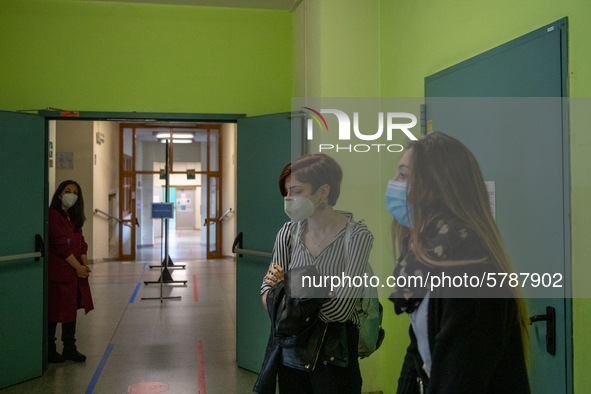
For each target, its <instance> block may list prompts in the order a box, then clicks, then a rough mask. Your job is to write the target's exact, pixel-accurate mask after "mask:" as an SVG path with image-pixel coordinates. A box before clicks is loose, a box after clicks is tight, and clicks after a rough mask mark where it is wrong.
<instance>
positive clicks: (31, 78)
mask: <svg viewBox="0 0 591 394" xmlns="http://www.w3.org/2000/svg"><path fill="white" fill-rule="evenodd" d="M292 56H293V54H292V18H291V14H290V13H289V12H287V11H274V10H255V9H239V8H217V7H188V6H164V5H155V4H136V3H109V2H102V1H97V2H93V1H61V0H52V1H43V2H40V1H31V0H0V64H2V68H1V71H0V92H1V94H0V109H3V110H23V109H40V108H46V107H56V108H62V109H67V110H86V111H138V112H140V111H141V112H197V113H246V114H248V115H259V114H265V113H274V112H281V111H287V110H288V109H289V100H290V97H291V94H292V83H293V82H292V68H293V67H292V66H293V64H292Z"/></svg>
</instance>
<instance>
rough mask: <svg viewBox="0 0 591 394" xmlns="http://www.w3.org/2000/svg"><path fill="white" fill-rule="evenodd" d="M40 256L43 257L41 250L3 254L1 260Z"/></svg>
mask: <svg viewBox="0 0 591 394" xmlns="http://www.w3.org/2000/svg"><path fill="white" fill-rule="evenodd" d="M39 257H43V255H42V254H41V252H35V253H24V254H13V255H12V256H1V257H0V261H12V260H22V259H32V258H36V259H38V258H39Z"/></svg>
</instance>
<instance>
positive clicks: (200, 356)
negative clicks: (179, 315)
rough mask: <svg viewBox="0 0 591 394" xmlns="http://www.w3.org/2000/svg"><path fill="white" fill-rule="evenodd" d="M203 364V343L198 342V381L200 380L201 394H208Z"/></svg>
mask: <svg viewBox="0 0 591 394" xmlns="http://www.w3.org/2000/svg"><path fill="white" fill-rule="evenodd" d="M204 364H205V363H204V362H203V343H202V342H201V341H197V379H199V394H207V392H206V391H205V367H204Z"/></svg>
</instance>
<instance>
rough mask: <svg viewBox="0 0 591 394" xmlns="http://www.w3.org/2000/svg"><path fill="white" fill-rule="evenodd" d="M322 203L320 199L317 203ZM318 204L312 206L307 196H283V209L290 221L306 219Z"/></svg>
mask: <svg viewBox="0 0 591 394" xmlns="http://www.w3.org/2000/svg"><path fill="white" fill-rule="evenodd" d="M320 204H322V200H321V201H320V202H319V203H318V205H320ZM318 205H316V206H314V203H313V202H312V200H310V199H309V198H308V197H284V211H285V213H286V214H287V216H289V218H290V219H291V221H292V222H300V221H302V220H304V219H308V218H309V217H310V216H312V214H313V213H314V211H315V210H316V208H318Z"/></svg>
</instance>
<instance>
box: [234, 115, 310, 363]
mask: <svg viewBox="0 0 591 394" xmlns="http://www.w3.org/2000/svg"><path fill="white" fill-rule="evenodd" d="M289 115H290V114H289V113H281V114H273V115H264V116H256V117H251V118H244V119H239V120H238V131H237V135H238V139H237V199H236V219H237V224H236V227H237V229H236V233H237V234H240V233H242V240H243V244H242V249H247V250H252V251H258V252H267V253H271V251H272V250H273V244H274V243H275V237H276V235H277V232H278V231H279V229H280V228H281V226H283V224H284V223H285V222H287V221H288V220H289V218H288V217H287V215H285V213H284V212H283V197H282V196H281V194H280V192H279V186H278V185H279V174H280V173H281V170H282V169H283V166H285V165H286V164H287V163H289V162H290V161H291V160H292V156H293V157H299V155H300V154H301V145H298V143H297V142H296V143H294V144H293V149H294V150H292V143H291V140H292V137H291V136H292V131H291V130H292V129H291V123H292V122H291V119H290V116H289ZM293 123H294V132H293V135H294V136H295V141H300V139H299V135H300V133H301V129H300V126H299V118H294V119H293ZM270 262H271V259H270V258H269V257H260V256H255V255H251V254H242V256H241V257H240V256H237V259H236V360H237V362H238V365H239V366H240V367H242V368H246V369H248V370H251V371H254V372H259V371H260V369H261V365H262V363H263V358H264V355H265V348H266V346H267V340H268V339H269V333H270V323H269V316H268V315H267V312H266V311H265V309H264V308H263V304H262V301H261V296H260V295H259V293H260V287H261V283H262V281H263V276H264V275H265V271H266V269H267V267H268V266H269V263H270Z"/></svg>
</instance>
